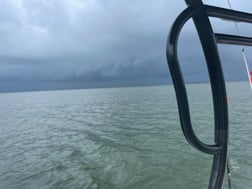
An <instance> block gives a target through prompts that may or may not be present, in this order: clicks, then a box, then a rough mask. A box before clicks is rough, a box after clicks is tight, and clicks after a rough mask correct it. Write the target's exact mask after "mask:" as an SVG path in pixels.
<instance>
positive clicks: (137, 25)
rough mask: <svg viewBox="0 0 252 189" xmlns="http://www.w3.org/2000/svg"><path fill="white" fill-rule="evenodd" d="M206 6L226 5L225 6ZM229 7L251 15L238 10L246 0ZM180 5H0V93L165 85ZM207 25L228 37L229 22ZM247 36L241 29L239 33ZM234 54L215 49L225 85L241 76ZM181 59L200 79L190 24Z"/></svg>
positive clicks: (201, 67) (75, 1) (72, 1)
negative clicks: (168, 53) (7, 90)
mask: <svg viewBox="0 0 252 189" xmlns="http://www.w3.org/2000/svg"><path fill="white" fill-rule="evenodd" d="M206 3H212V4H214V5H218V6H222V7H227V3H226V2H225V1H221V2H219V1H206ZM232 3H233V5H234V7H235V8H237V9H240V10H244V11H248V12H251V10H249V9H248V6H244V4H245V3H246V4H251V3H249V2H247V1H246V2H244V4H242V3H240V2H239V3H237V2H232ZM185 7H186V6H185V3H184V1H182V0H181V1H167V0H157V1H152V0H144V1H143V0H142V1H135V0H129V1H125V0H106V1H104V0H63V1H54V0H47V1H35V0H34V1H31V0H11V1H0V81H1V83H0V85H1V86H0V88H1V87H2V88H4V87H6V86H7V87H8V86H13V87H12V88H15V87H16V88H17V86H19V88H20V87H21V88H22V86H24V88H25V89H28V88H29V85H30V86H35V87H31V89H35V88H36V86H38V85H40V86H43V87H40V88H42V89H44V88H71V86H72V87H73V88H78V87H92V86H94V87H96V86H110V85H111V86H117V85H118V86H119V85H120V84H121V85H127V84H130V85H132V84H135V85H137V84H155V83H167V82H169V80H170V79H169V73H168V68H167V64H166V60H165V45H166V38H167V33H168V31H169V28H170V26H171V24H172V22H173V21H174V19H175V18H176V16H177V15H178V14H179V13H180V12H181V11H182V10H183V9H184V8H185ZM250 7H251V6H250ZM213 23H214V29H215V28H216V29H217V30H220V31H222V32H231V33H232V32H233V33H234V32H235V30H234V26H233V25H232V23H227V24H226V25H225V24H223V23H222V22H220V21H219V20H213ZM248 31H249V30H248V26H247V25H244V26H243V25H241V32H243V33H245V34H248V33H249V32H248ZM250 31H252V30H250ZM192 44H195V46H193V48H192ZM238 50H239V49H237V48H233V47H228V48H226V46H221V47H220V51H221V52H222V56H221V58H222V60H223V62H224V65H223V67H224V68H225V74H226V76H227V78H228V79H231V80H232V79H244V78H245V77H244V72H245V70H244V67H243V66H242V65H240V64H237V62H239V61H241V56H240V55H239V53H237V51H238ZM180 54H181V56H180V57H181V58H180V59H181V62H182V67H183V70H184V72H185V75H186V76H185V78H186V80H187V81H193V82H197V81H206V80H207V72H206V68H205V64H204V57H203V55H202V52H201V49H200V44H199V42H198V38H197V35H196V34H195V29H194V26H193V24H192V23H189V24H187V25H186V27H185V28H184V29H183V31H182V34H181V40H180ZM250 54H251V53H250ZM231 55H232V56H231ZM249 58H251V57H249ZM251 60H252V59H251ZM237 71H239V72H240V73H238V74H237ZM17 83H18V84H17ZM42 83H43V84H42ZM47 85H48V87H47ZM2 90H5V89H2Z"/></svg>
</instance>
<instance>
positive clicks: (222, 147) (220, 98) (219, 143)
mask: <svg viewBox="0 0 252 189" xmlns="http://www.w3.org/2000/svg"><path fill="white" fill-rule="evenodd" d="M186 3H187V4H188V7H187V8H186V9H185V10H184V11H183V12H182V13H181V14H180V15H179V16H178V17H177V19H176V20H175V22H174V24H173V25H172V28H171V31H170V35H169V37H168V41H167V49H166V55H167V61H168V65H169V68H170V72H171V76H172V80H173V83H174V88H175V92H176V97H177V104H178V109H179V116H180V123H181V127H182V130H183V134H184V135H185V138H186V139H187V141H188V142H189V143H190V144H191V145H192V146H194V147H195V148H196V149H198V150H200V151H202V152H204V153H208V154H212V155H213V156H214V157H213V165H212V172H211V177H210V181H209V187H208V188H209V189H221V187H222V183H223V178H224V174H225V168H226V161H227V149H228V108H227V101H226V89H225V81H224V77H223V72H222V68H221V62H220V58H219V55H218V51H217V45H216V42H215V35H214V33H213V30H212V27H211V25H210V22H209V18H208V15H207V12H206V9H205V7H204V5H203V4H202V2H201V1H200V0H186ZM190 18H192V19H193V21H194V24H195V26H196V29H197V32H198V35H199V38H200V41H201V45H202V48H203V52H204V55H205V59H206V63H207V68H208V73H209V78H210V83H211V89H212V98H213V106H214V123H215V137H214V144H212V145H208V144H204V143H203V142H201V141H200V140H199V139H198V138H197V136H196V135H195V133H194V131H193V128H192V124H191V119H190V110H189V104H188V98H187V92H186V88H185V84H184V80H183V76H182V74H181V69H180V66H179V61H178V56H177V42H178V37H179V33H180V31H181V29H182V27H183V25H184V24H185V23H186V21H187V20H188V19H190Z"/></svg>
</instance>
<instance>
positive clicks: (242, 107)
mask: <svg viewBox="0 0 252 189" xmlns="http://www.w3.org/2000/svg"><path fill="white" fill-rule="evenodd" d="M187 89H188V93H189V99H190V105H191V113H192V122H193V125H194V129H195V132H196V134H197V135H198V136H199V137H200V139H201V140H202V141H204V142H206V143H212V141H213V108H212V104H211V103H212V101H211V93H210V87H209V85H208V84H190V85H187ZM227 90H228V96H229V115H230V141H229V142H230V151H229V154H230V162H231V166H232V168H231V172H232V186H233V188H237V189H238V188H239V189H249V188H251V187H252V92H251V91H250V89H249V85H248V83H247V82H236V83H228V84H227ZM211 163H212V156H211V155H207V154H202V153H201V152H198V151H197V150H195V149H193V148H192V147H191V146H190V145H189V144H188V143H187V142H186V140H185V139H184V137H183V134H182V131H181V129H180V124H179V118H178V112H177V105H176V99H175V94H174V90H173V87H172V86H155V87H131V88H130V87H129V88H107V89H88V90H63V91H44V92H22V93H1V94H0V188H1V189H48V188H51V189H56V188H57V189H70V188H71V189H185V188H187V189H203V188H207V186H208V180H209V174H210V171H211ZM224 188H227V181H226V180H225V183H224Z"/></svg>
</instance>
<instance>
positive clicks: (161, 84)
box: [0, 80, 247, 93]
mask: <svg viewBox="0 0 252 189" xmlns="http://www.w3.org/2000/svg"><path fill="white" fill-rule="evenodd" d="M246 81H247V80H238V81H235V80H234V81H227V83H232V82H246ZM202 83H209V82H205V81H202V82H187V83H186V84H202ZM164 85H167V86H169V85H172V83H157V84H156V83H154V84H139V85H138V84H136V85H133V84H128V85H127V84H123V85H119V84H118V85H111V86H109V85H106V86H88V87H69V86H68V87H65V88H64V87H62V88H60V87H59V88H57V87H56V88H46V87H44V88H43V87H40V86H37V87H38V88H37V89H36V88H35V89H22V88H19V89H10V90H8V89H1V86H0V93H19V92H40V91H64V90H84V89H105V88H128V87H152V86H164Z"/></svg>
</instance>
